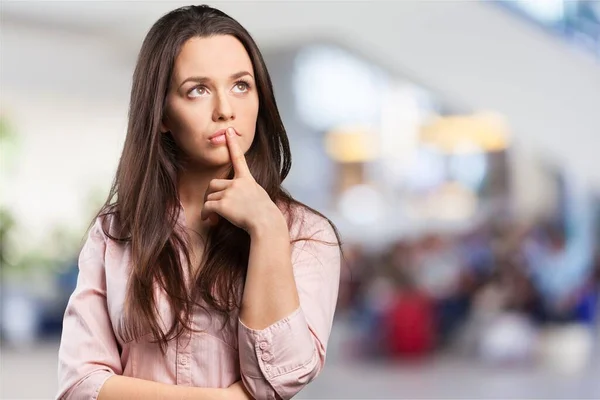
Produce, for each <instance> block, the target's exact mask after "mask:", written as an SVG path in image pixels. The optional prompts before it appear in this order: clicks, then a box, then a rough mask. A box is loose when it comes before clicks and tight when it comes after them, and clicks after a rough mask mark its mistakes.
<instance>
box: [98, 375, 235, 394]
mask: <svg viewBox="0 0 600 400" xmlns="http://www.w3.org/2000/svg"><path fill="white" fill-rule="evenodd" d="M226 393H227V389H214V388H198V387H187V386H177V385H169V384H165V383H159V382H153V381H147V380H143V379H137V378H130V377H127V376H121V375H114V376H112V377H110V378H108V379H107V381H106V382H105V383H104V385H102V388H101V389H100V393H99V394H98V400H113V399H114V400H121V399H131V400H136V399H143V400H153V399H157V400H158V399H160V400H169V399H174V400H175V399H177V400H188V399H189V400H192V399H195V400H224V399H228V396H227V395H226Z"/></svg>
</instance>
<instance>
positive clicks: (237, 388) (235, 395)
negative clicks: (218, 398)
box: [225, 381, 254, 400]
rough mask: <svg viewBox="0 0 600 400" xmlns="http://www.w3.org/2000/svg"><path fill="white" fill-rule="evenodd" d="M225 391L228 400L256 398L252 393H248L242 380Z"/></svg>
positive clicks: (250, 399)
mask: <svg viewBox="0 0 600 400" xmlns="http://www.w3.org/2000/svg"><path fill="white" fill-rule="evenodd" d="M225 391H226V396H227V399H228V400H229V399H231V400H254V398H253V397H252V396H250V393H248V391H247V390H246V388H245V387H244V383H243V382H242V381H237V382H236V383H234V384H233V385H231V386H229V387H228V388H227V389H225Z"/></svg>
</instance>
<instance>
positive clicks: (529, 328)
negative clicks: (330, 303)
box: [339, 220, 600, 362]
mask: <svg viewBox="0 0 600 400" xmlns="http://www.w3.org/2000/svg"><path fill="white" fill-rule="evenodd" d="M578 240H579V239H578V238H577V237H576V236H575V235H572V236H571V235H569V233H568V229H566V228H565V227H564V226H561V224H560V223H554V222H544V223H538V224H534V225H531V226H524V225H522V224H519V223H509V222H503V221H502V220H495V222H494V223H489V224H483V225H481V226H479V227H477V228H476V229H473V230H471V231H470V232H467V233H462V234H424V235H421V236H419V237H412V238H405V239H402V240H398V241H396V242H394V243H392V244H391V245H389V246H387V247H386V248H383V249H378V250H366V249H365V248H364V247H362V246H361V245H359V244H349V245H347V246H346V247H345V265H344V268H343V278H342V286H341V289H340V298H339V308H340V312H341V313H342V314H343V315H347V316H348V317H349V319H350V320H351V321H352V325H353V326H354V327H355V328H356V329H354V330H353V331H354V332H355V334H354V335H353V338H352V341H353V346H349V348H352V349H354V350H353V354H352V357H357V358H385V359H406V358H414V357H421V356H427V355H429V354H432V353H435V352H438V351H444V350H450V349H452V350H455V349H458V350H460V351H464V352H466V353H468V354H473V355H476V356H479V357H481V358H484V359H488V360H491V361H499V362H519V361H531V360H533V359H535V358H536V357H537V356H538V355H539V349H540V344H541V343H542V341H543V340H545V339H544V336H543V335H542V332H546V333H547V332H550V331H551V330H552V329H559V330H560V329H561V328H563V331H562V332H561V333H560V335H562V336H560V335H559V339H558V340H561V339H560V338H564V339H565V340H566V342H561V343H562V344H559V347H561V348H564V349H566V347H565V346H570V347H569V349H570V350H566V351H567V352H568V353H569V355H570V356H571V357H577V354H578V353H577V351H576V350H574V347H573V340H575V344H574V346H575V347H577V346H578V347H577V348H581V351H580V353H581V352H582V351H587V350H589V346H590V345H591V343H593V342H594V339H593V335H594V329H595V324H596V322H597V315H598V293H599V290H600V252H599V251H597V250H596V252H595V256H594V257H587V258H585V257H581V255H582V254H583V253H582V251H581V249H580V248H579V247H578ZM598 247H599V246H596V248H598ZM578 335H579V336H578ZM582 335H583V336H582ZM548 336H549V335H546V339H548ZM573 338H575V339H573ZM548 340H549V339H548ZM552 343H553V344H557V343H556V342H552ZM549 344H550V342H548V345H549ZM586 346H587V347H586ZM582 357H584V358H585V356H584V355H582Z"/></svg>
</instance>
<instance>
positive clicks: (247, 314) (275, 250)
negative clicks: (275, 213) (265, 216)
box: [240, 217, 300, 330]
mask: <svg viewBox="0 0 600 400" xmlns="http://www.w3.org/2000/svg"><path fill="white" fill-rule="evenodd" d="M250 240H251V243H250V256H249V260H248V273H247V275H246V283H245V287H244V295H243V298H242V307H241V310H240V319H241V320H242V322H243V323H244V324H245V325H246V326H248V327H249V328H252V329H257V330H260V329H264V328H266V327H268V326H269V325H271V324H273V323H275V322H277V321H279V320H280V319H282V318H284V317H286V316H288V315H289V314H291V313H292V312H293V311H295V310H296V309H298V307H299V306H300V301H299V299H298V290H297V289H296V282H295V280H294V273H293V269H292V261H291V245H290V238H289V232H288V229H287V224H286V223H285V219H283V217H282V218H281V219H275V222H274V223H273V222H271V223H270V224H264V225H262V226H256V227H254V229H253V230H252V231H251V232H250Z"/></svg>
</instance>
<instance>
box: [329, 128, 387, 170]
mask: <svg viewBox="0 0 600 400" xmlns="http://www.w3.org/2000/svg"><path fill="white" fill-rule="evenodd" d="M325 150H326V152H327V154H328V155H329V157H331V158H332V159H333V160H335V161H338V162H341V163H356V162H367V161H372V160H374V159H375V158H377V155H378V152H377V137H376V135H375V134H374V133H373V132H372V131H370V130H369V129H368V128H364V127H339V128H335V129H333V130H330V131H329V132H327V134H326V135H325Z"/></svg>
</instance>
